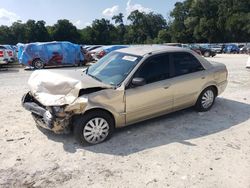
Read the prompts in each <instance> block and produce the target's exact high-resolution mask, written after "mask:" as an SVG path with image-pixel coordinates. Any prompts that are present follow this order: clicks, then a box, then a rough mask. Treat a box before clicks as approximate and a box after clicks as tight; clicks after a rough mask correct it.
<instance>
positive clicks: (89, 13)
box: [0, 0, 181, 29]
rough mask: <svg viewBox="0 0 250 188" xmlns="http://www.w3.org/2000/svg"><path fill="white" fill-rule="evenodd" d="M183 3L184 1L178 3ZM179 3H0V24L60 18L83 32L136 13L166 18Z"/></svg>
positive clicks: (17, 0)
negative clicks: (100, 22) (99, 22)
mask: <svg viewBox="0 0 250 188" xmlns="http://www.w3.org/2000/svg"><path fill="white" fill-rule="evenodd" d="M179 1H181V0H179ZM176 2H177V0H23V1H21V0H0V25H8V26H10V25H11V24H12V23H13V22H14V21H17V20H21V21H22V22H26V21H27V20H29V19H33V20H36V21H37V20H44V21H45V22H46V25H53V24H55V23H56V22H57V20H59V19H68V20H70V21H71V22H72V23H73V24H74V25H75V26H77V28H79V29H82V28H84V27H86V26H88V25H90V24H91V23H92V21H93V20H95V19H100V18H106V19H111V18H112V16H113V15H116V14H118V13H120V12H121V13H123V14H124V15H125V16H126V15H129V13H130V12H132V11H134V10H139V11H141V12H142V11H143V12H150V11H153V12H155V13H160V14H162V15H163V16H164V17H165V18H166V17H167V16H168V15H169V13H170V11H171V10H172V9H173V8H174V4H175V3H176Z"/></svg>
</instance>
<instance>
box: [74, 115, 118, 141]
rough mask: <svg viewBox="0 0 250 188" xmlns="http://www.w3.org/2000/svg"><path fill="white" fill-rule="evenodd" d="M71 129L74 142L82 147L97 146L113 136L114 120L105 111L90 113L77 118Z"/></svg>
mask: <svg viewBox="0 0 250 188" xmlns="http://www.w3.org/2000/svg"><path fill="white" fill-rule="evenodd" d="M73 129H74V136H75V138H76V140H77V141H78V142H79V143H81V144H82V145H94V144H99V143H101V142H103V141H105V140H107V139H109V138H110V137H111V135H112V134H113V131H114V120H113V117H112V116H111V115H110V114H109V113H107V112H105V111H101V110H97V111H92V112H89V113H87V114H85V115H83V116H79V117H77V118H76V120H75V122H74V127H73Z"/></svg>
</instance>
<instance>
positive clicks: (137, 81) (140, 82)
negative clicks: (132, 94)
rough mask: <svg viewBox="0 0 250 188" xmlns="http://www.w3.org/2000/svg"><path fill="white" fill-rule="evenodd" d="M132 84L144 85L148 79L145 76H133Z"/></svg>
mask: <svg viewBox="0 0 250 188" xmlns="http://www.w3.org/2000/svg"><path fill="white" fill-rule="evenodd" d="M132 84H133V86H143V85H145V84H146V81H145V79H144V78H133V80H132Z"/></svg>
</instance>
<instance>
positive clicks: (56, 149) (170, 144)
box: [0, 55, 250, 188]
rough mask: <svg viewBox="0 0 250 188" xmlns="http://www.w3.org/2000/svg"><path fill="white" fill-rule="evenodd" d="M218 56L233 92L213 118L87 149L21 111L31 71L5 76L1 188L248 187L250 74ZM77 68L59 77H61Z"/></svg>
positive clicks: (190, 115)
mask: <svg viewBox="0 0 250 188" xmlns="http://www.w3.org/2000/svg"><path fill="white" fill-rule="evenodd" d="M247 58H248V56H246V55H217V56H216V57H215V58H210V60H213V61H218V62H223V63H225V64H226V65H227V68H228V70H229V85H228V87H227V89H226V91H225V93H224V94H223V95H222V96H220V97H219V98H218V99H217V101H216V103H215V106H214V107H213V108H212V110H211V111H209V112H206V113H197V112H195V111H194V110H193V109H187V110H183V111H180V112H177V113H173V114H171V115H167V116H164V117H160V118H157V119H154V120H150V121H146V122H143V123H140V124H136V125H132V126H130V127H127V128H123V129H120V130H118V131H117V132H116V133H115V135H114V136H113V138H112V139H111V140H109V141H108V142H105V143H103V144H99V145H96V146H92V147H86V148H84V147H81V146H79V145H78V144H77V143H75V141H74V139H73V136H72V135H54V134H52V133H50V132H47V131H41V130H39V129H37V128H36V126H35V124H34V121H33V120H32V118H31V116H30V114H29V113H28V112H27V111H25V110H24V109H23V108H22V107H21V104H20V100H21V97H22V95H23V94H24V93H25V92H26V91H28V86H27V80H28V77H29V75H30V74H31V71H24V70H22V69H11V70H8V71H0V104H1V105H0V111H1V116H0V187H154V188H155V187H199V188H200V187H211V188H215V187H220V188H224V187H225V188H228V187H241V188H243V187H248V188H249V187H250V70H247V69H246V68H245V64H246V61H247ZM68 69H70V70H73V71H74V68H66V69H65V68H64V69H58V71H65V70H68Z"/></svg>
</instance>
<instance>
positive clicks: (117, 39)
mask: <svg viewBox="0 0 250 188" xmlns="http://www.w3.org/2000/svg"><path fill="white" fill-rule="evenodd" d="M124 20H127V21H126V23H127V24H125V22H124ZM169 20H170V21H167V20H166V19H165V18H164V17H163V16H162V15H160V14H156V13H154V12H150V13H145V12H139V11H138V10H135V11H133V12H131V13H130V15H128V16H127V18H125V17H124V15H123V14H122V13H119V14H118V15H115V16H113V17H112V19H111V20H107V19H104V18H102V19H96V20H94V21H93V22H92V24H91V25H90V26H87V27H86V28H84V29H81V30H79V29H77V28H76V27H75V26H74V25H73V24H72V23H71V22H70V21H69V20H65V19H64V20H58V21H57V23H56V24H54V25H52V26H46V23H45V22H44V21H42V20H40V21H35V20H28V21H27V22H26V23H22V22H21V21H17V22H14V23H13V24H12V25H11V26H10V27H8V26H0V43H2V44H16V43H18V42H21V43H29V42H37V41H40V42H44V41H51V40H57V41H70V42H74V43H81V44H147V43H166V42H182V43H192V42H249V41H250V1H249V0H185V1H182V2H177V3H176V4H175V7H174V9H173V10H172V11H171V13H170V19H169Z"/></svg>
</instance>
